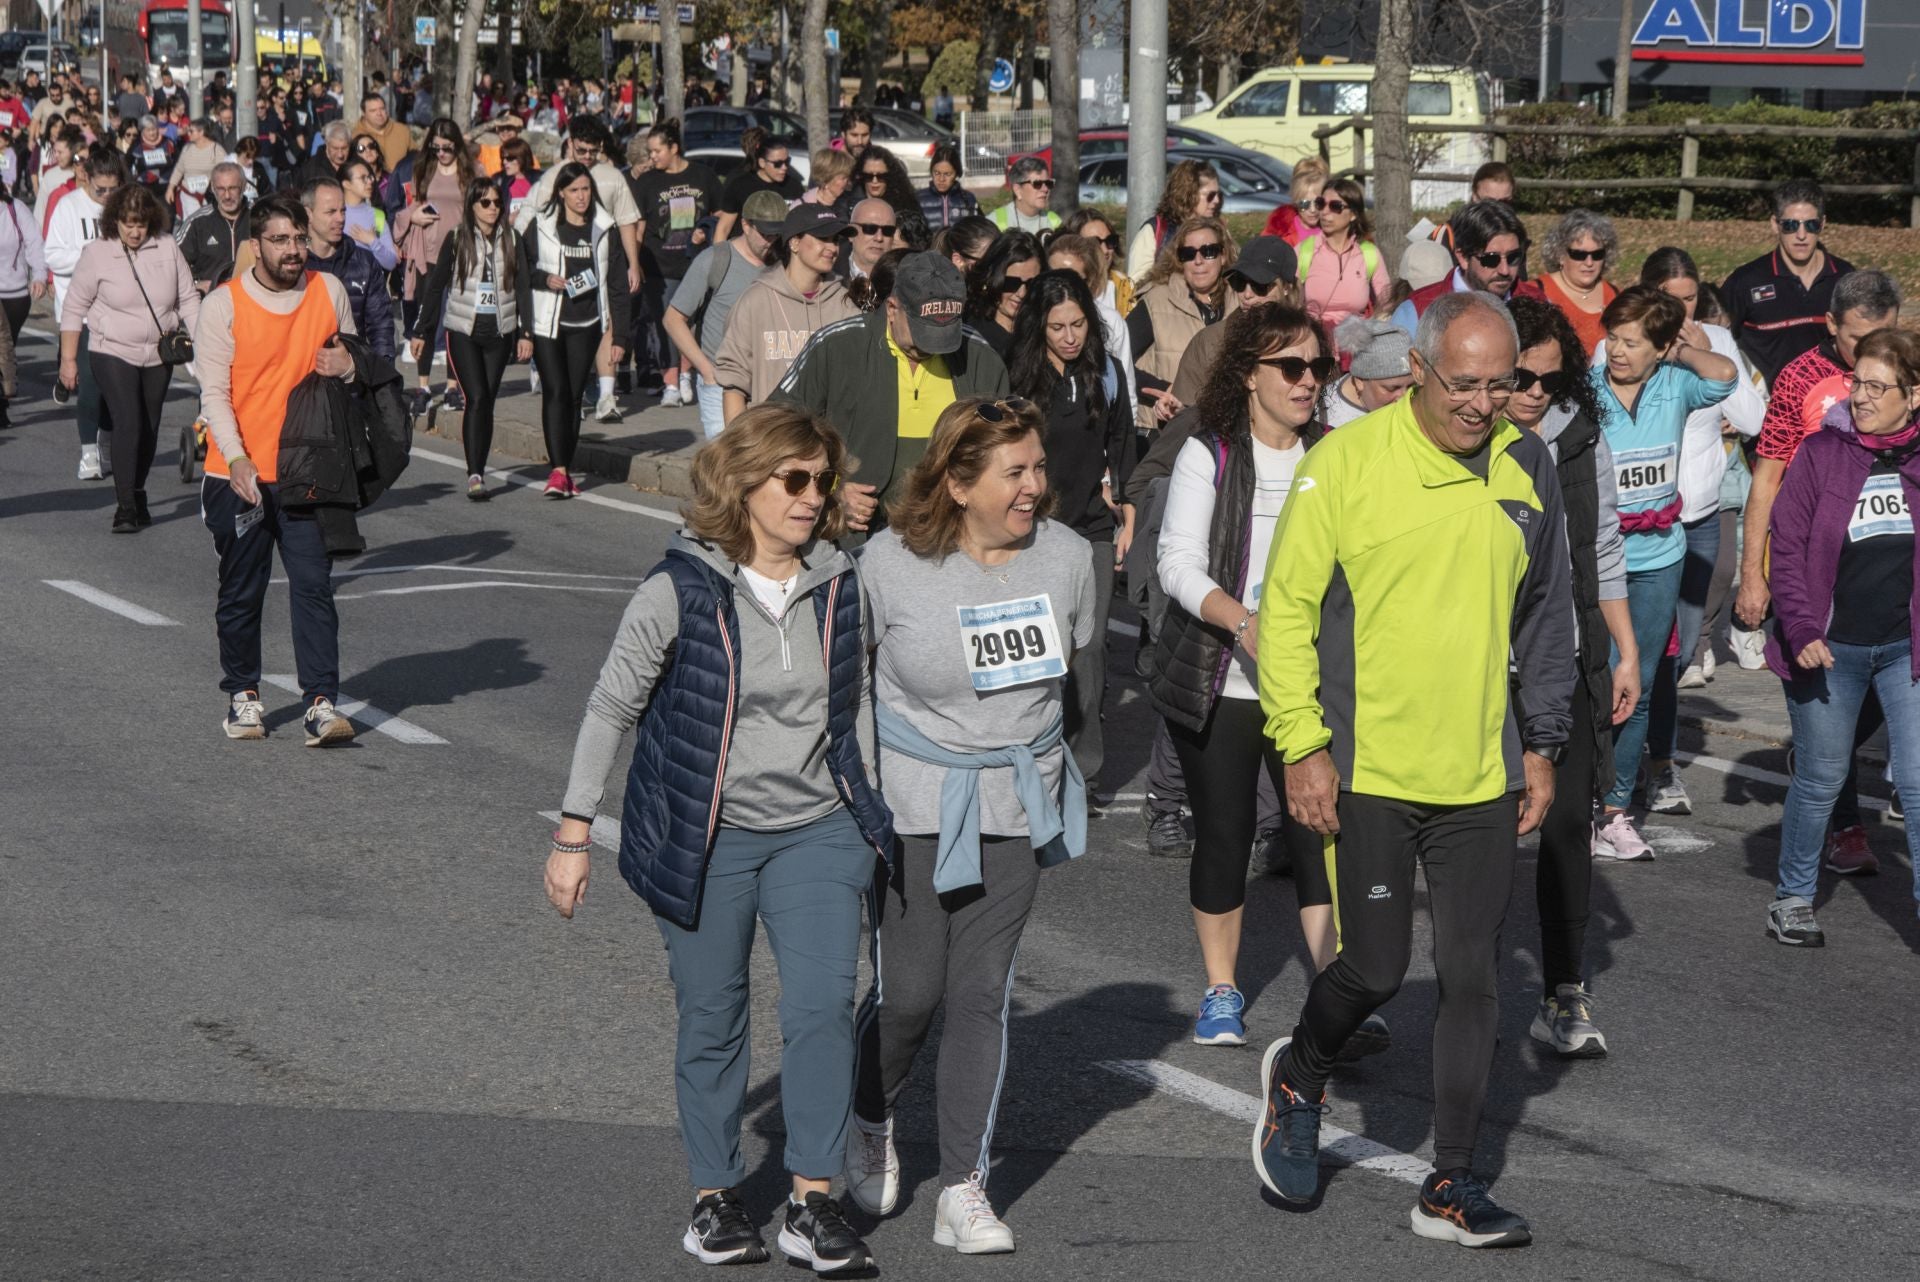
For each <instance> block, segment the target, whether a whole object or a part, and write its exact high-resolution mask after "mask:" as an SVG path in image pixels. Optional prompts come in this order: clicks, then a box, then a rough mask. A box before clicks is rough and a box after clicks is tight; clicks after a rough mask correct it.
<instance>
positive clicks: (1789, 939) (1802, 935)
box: [1767, 895, 1827, 948]
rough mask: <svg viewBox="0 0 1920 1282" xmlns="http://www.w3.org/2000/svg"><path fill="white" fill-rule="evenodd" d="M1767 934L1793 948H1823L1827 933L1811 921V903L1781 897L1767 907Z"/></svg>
mask: <svg viewBox="0 0 1920 1282" xmlns="http://www.w3.org/2000/svg"><path fill="white" fill-rule="evenodd" d="M1767 933H1768V934H1769V935H1772V936H1773V937H1774V938H1775V939H1777V940H1779V941H1780V942H1781V943H1783V944H1787V945H1789V946H1791V947H1795V948H1824V947H1826V945H1827V933H1826V932H1825V931H1824V930H1821V929H1820V923H1819V922H1817V921H1815V920H1814V919H1813V901H1812V900H1810V899H1807V898H1805V897H1803V896H1800V895H1782V896H1780V897H1779V898H1778V899H1776V900H1774V901H1773V902H1772V903H1770V904H1768V905H1767Z"/></svg>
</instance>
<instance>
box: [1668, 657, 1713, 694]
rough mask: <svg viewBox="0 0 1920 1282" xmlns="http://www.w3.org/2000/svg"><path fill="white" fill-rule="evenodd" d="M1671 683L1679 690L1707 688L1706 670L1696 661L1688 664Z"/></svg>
mask: <svg viewBox="0 0 1920 1282" xmlns="http://www.w3.org/2000/svg"><path fill="white" fill-rule="evenodd" d="M1673 684H1674V687H1675V688H1676V689H1680V690H1704V689H1706V688H1707V670H1706V669H1705V668H1704V667H1702V666H1701V665H1700V664H1698V663H1693V664H1689V665H1688V666H1687V670H1686V671H1685V672H1682V673H1681V674H1680V679H1679V680H1678V681H1676V682H1674V683H1673Z"/></svg>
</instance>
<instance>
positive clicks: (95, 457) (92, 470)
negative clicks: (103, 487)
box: [78, 445, 106, 481]
mask: <svg viewBox="0 0 1920 1282" xmlns="http://www.w3.org/2000/svg"><path fill="white" fill-rule="evenodd" d="M105 475H106V473H105V472H103V471H101V470H100V447H99V446H98V445H82V446H81V447H80V471H79V473H78V479H80V480H82V481H97V480H99V479H100V478H101V477H103V476H105Z"/></svg>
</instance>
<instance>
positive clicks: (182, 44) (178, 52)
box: [140, 0, 233, 85]
mask: <svg viewBox="0 0 1920 1282" xmlns="http://www.w3.org/2000/svg"><path fill="white" fill-rule="evenodd" d="M187 3H188V0H147V3H146V4H145V6H144V7H143V8H142V9H141V10H140V44H141V46H142V47H143V48H144V49H145V50H146V59H147V83H148V84H149V85H155V84H158V83H160V69H161V68H162V67H171V68H173V74H174V79H175V80H177V81H179V82H181V83H183V84H184V83H185V81H186V75H187V54H188V44H187ZM200 60H201V66H202V68H203V72H204V74H205V75H206V77H207V78H208V79H209V80H211V79H212V78H213V73H214V72H216V71H226V72H228V73H231V72H232V71H233V18H232V15H231V12H230V11H229V9H228V7H227V5H226V4H225V3H224V0H200Z"/></svg>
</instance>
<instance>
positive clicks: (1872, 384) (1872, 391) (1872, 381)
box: [1853, 378, 1913, 401]
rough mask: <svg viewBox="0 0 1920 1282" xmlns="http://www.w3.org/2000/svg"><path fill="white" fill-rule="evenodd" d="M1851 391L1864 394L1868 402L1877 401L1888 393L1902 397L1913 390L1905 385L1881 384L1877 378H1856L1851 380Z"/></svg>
mask: <svg viewBox="0 0 1920 1282" xmlns="http://www.w3.org/2000/svg"><path fill="white" fill-rule="evenodd" d="M1853 390H1854V391H1856V392H1865V393H1866V396H1867V399H1868V400H1870V401H1877V400H1879V399H1880V398H1881V397H1883V396H1885V395H1886V394H1887V393H1888V392H1899V393H1900V394H1901V395H1903V396H1904V395H1905V394H1906V393H1908V392H1910V391H1912V390H1913V389H1912V388H1910V387H1908V386H1907V385H1906V384H1905V383H1882V382H1881V381H1880V380H1879V379H1877V378H1856V379H1854V380H1853Z"/></svg>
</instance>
